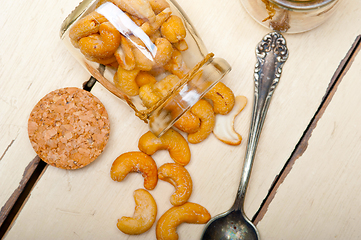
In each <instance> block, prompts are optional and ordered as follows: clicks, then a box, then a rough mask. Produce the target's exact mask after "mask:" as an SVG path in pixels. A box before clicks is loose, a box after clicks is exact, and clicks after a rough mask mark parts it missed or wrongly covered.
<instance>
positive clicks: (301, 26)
mask: <svg viewBox="0 0 361 240" xmlns="http://www.w3.org/2000/svg"><path fill="white" fill-rule="evenodd" d="M240 1H241V3H242V4H243V6H244V8H245V9H246V11H247V12H248V13H249V14H250V15H251V16H252V17H253V18H254V19H255V20H256V21H257V22H259V23H260V24H262V25H263V26H265V27H267V28H270V29H272V30H275V31H279V32H287V33H300V32H305V31H308V30H311V29H313V28H316V27H317V26H319V25H321V24H322V23H324V22H325V21H326V20H327V19H328V18H329V17H330V16H331V15H332V14H333V12H334V11H335V9H336V6H337V3H338V1H339V0H240Z"/></svg>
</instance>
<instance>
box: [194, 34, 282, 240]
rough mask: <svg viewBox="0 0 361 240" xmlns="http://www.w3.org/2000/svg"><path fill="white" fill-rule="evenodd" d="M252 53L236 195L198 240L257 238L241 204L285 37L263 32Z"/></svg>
mask: <svg viewBox="0 0 361 240" xmlns="http://www.w3.org/2000/svg"><path fill="white" fill-rule="evenodd" d="M256 56H257V62H256V66H255V71H254V85H255V91H254V103H253V112H252V121H251V127H250V132H249V137H248V143H247V150H246V156H245V160H244V165H243V171H242V176H241V181H240V184H239V188H238V192H237V197H236V200H235V202H234V204H233V206H232V208H231V209H230V210H228V211H227V212H225V213H222V214H220V215H218V216H216V217H214V218H213V219H211V220H210V221H209V222H208V224H207V225H206V226H205V228H204V231H203V234H202V238H201V239H202V240H211V239H214V240H216V239H217V240H222V239H227V240H228V239H245V240H257V239H259V233H258V230H257V228H256V227H255V226H254V224H253V223H252V222H251V221H250V220H249V219H248V218H247V216H246V214H245V213H244V210H243V205H244V199H245V195H246V190H247V186H248V181H249V178H250V175H251V170H252V165H253V160H254V156H255V153H256V149H257V145H258V139H259V137H260V135H261V130H262V127H263V123H264V120H265V118H266V113H267V110H268V106H269V104H270V101H271V97H272V95H273V92H274V90H275V88H276V86H277V84H278V82H279V79H280V77H281V73H282V67H283V64H284V63H285V62H286V60H287V58H288V49H287V45H286V40H285V39H284V37H283V36H282V35H281V34H280V33H278V32H272V33H269V34H267V35H266V36H264V37H263V39H262V41H261V42H260V43H259V44H258V45H257V48H256Z"/></svg>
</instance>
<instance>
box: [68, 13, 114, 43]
mask: <svg viewBox="0 0 361 240" xmlns="http://www.w3.org/2000/svg"><path fill="white" fill-rule="evenodd" d="M104 22H108V19H106V18H105V17H104V16H103V15H101V14H100V13H98V12H96V11H93V12H91V13H90V14H88V15H87V16H85V17H84V18H82V19H80V20H79V21H78V22H77V23H76V24H75V25H74V26H73V27H72V28H71V29H70V31H69V38H70V39H71V42H72V44H73V45H74V46H75V47H76V48H78V47H79V45H78V41H79V39H81V38H83V37H87V36H89V35H91V34H94V33H97V32H98V31H99V27H100V24H102V23H104Z"/></svg>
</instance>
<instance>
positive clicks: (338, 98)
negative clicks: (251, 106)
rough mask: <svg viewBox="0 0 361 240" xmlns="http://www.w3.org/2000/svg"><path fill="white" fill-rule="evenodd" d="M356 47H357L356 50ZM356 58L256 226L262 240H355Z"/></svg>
mask: <svg viewBox="0 0 361 240" xmlns="http://www.w3.org/2000/svg"><path fill="white" fill-rule="evenodd" d="M359 48H360V46H359ZM360 66H361V54H360V53H359V54H358V55H357V56H356V59H355V60H354V62H353V64H352V66H351V68H350V69H349V70H348V71H347V73H346V75H345V76H344V78H343V79H342V81H341V83H340V84H339V85H338V86H337V91H336V93H335V94H334V96H333V97H332V101H331V102H330V103H329V106H328V107H327V108H326V109H325V110H324V113H323V116H322V117H321V118H320V119H319V120H318V122H317V127H316V128H315V129H314V130H313V132H312V136H311V137H310V138H309V140H308V146H307V149H306V150H305V151H304V152H303V154H302V155H300V156H298V159H297V160H296V161H295V162H294V164H293V166H292V171H290V172H289V174H288V175H287V177H286V178H285V179H284V181H283V182H282V183H281V184H280V186H278V188H277V194H275V197H274V199H273V200H272V202H271V203H270V205H269V206H268V210H267V212H266V213H265V215H264V217H263V219H262V220H260V222H259V223H258V227H259V230H260V231H261V233H262V236H264V238H267V239H336V238H337V239H360V236H361V231H360V228H359V222H360V220H361V219H360V212H361V208H360V204H359V203H360V194H359V191H358V189H359V188H360V174H359V168H360V162H359V160H360V158H361V149H360V146H359V145H360V139H361V135H360V132H361V131H360V124H359V123H360V117H361V115H360V112H359V111H358V109H359V102H360V101H361V97H360V94H359V88H360V87H361V82H360V81H359V78H360V74H361V68H360Z"/></svg>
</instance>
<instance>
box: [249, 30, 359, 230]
mask: <svg viewBox="0 0 361 240" xmlns="http://www.w3.org/2000/svg"><path fill="white" fill-rule="evenodd" d="M360 49H361V35H359V36H358V37H357V38H356V40H355V41H354V43H353V44H352V46H351V48H350V50H349V51H348V52H347V54H346V56H345V58H344V59H343V60H342V61H341V63H340V65H339V66H338V68H337V70H336V72H335V73H334V75H333V76H332V78H331V81H330V83H329V85H328V87H327V89H326V93H325V95H324V97H323V98H322V101H321V104H320V105H319V107H318V109H317V111H316V112H315V114H314V116H313V117H312V119H311V121H310V122H309V124H308V126H307V128H306V129H305V131H304V132H303V135H302V136H301V138H300V140H299V141H298V143H297V144H296V146H295V149H294V150H293V152H292V153H291V156H290V157H289V158H288V160H287V161H286V163H285V165H284V167H283V168H282V170H281V171H280V173H279V174H278V175H277V176H276V177H275V180H274V181H273V183H272V185H271V187H270V190H269V191H268V194H267V196H266V197H265V199H264V200H263V202H262V204H261V206H260V208H259V209H258V211H257V212H256V213H255V215H254V216H253V218H252V222H253V223H254V224H255V225H257V224H258V223H259V222H260V221H261V220H262V218H263V217H264V216H265V214H266V213H267V210H268V206H269V205H270V203H271V202H272V200H273V198H274V197H275V195H276V193H277V190H278V188H279V187H280V186H281V184H282V183H283V181H284V180H285V179H286V177H287V175H288V174H289V173H290V171H291V170H292V167H293V165H294V164H295V162H296V160H297V159H298V158H299V157H301V156H302V155H303V153H304V152H305V151H306V149H307V147H308V141H309V139H310V138H311V136H312V132H313V130H314V129H315V128H316V126H317V123H318V121H319V120H320V119H321V117H322V115H323V113H324V112H325V110H326V108H327V106H328V105H329V103H330V102H331V100H332V97H333V96H334V94H335V92H336V91H337V87H338V85H339V84H340V83H341V81H342V79H343V77H344V76H345V75H346V73H347V71H348V70H349V69H350V67H351V65H352V63H353V61H354V59H355V57H356V55H357V54H358V52H359V51H360Z"/></svg>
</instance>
